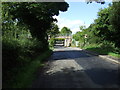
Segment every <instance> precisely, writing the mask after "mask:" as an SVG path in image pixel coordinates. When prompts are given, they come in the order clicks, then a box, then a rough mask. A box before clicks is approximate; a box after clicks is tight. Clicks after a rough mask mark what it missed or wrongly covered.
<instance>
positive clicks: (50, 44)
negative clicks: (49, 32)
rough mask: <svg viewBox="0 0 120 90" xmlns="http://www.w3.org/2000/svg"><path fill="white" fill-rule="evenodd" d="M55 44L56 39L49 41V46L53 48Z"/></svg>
mask: <svg viewBox="0 0 120 90" xmlns="http://www.w3.org/2000/svg"><path fill="white" fill-rule="evenodd" d="M54 44H55V38H50V40H49V46H50V47H53V46H54Z"/></svg>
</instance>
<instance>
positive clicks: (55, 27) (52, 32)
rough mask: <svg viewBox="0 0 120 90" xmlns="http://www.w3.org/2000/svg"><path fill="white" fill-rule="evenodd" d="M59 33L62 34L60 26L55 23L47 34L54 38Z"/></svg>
mask: <svg viewBox="0 0 120 90" xmlns="http://www.w3.org/2000/svg"><path fill="white" fill-rule="evenodd" d="M59 33H60V32H59V28H58V25H57V24H55V23H51V28H50V29H49V30H47V34H48V35H50V37H54V36H56V35H57V34H59Z"/></svg>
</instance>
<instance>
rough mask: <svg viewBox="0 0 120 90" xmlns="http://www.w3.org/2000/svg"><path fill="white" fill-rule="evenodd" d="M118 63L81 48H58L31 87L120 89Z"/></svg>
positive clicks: (39, 71)
mask: <svg viewBox="0 0 120 90" xmlns="http://www.w3.org/2000/svg"><path fill="white" fill-rule="evenodd" d="M118 74H119V75H120V73H119V72H118V64H116V63H114V62H111V61H109V60H104V59H101V58H99V57H98V56H93V55H89V54H87V53H86V52H84V51H82V50H80V49H79V48H72V47H67V48H65V47H56V48H55V50H54V53H53V54H52V55H51V57H50V58H49V60H48V62H47V63H46V65H45V67H44V68H43V69H42V70H41V69H40V70H38V73H37V79H36V80H35V81H34V82H33V84H32V88H118V87H119V85H120V82H119V77H118V76H119V75H118Z"/></svg>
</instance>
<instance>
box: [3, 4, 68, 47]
mask: <svg viewBox="0 0 120 90" xmlns="http://www.w3.org/2000/svg"><path fill="white" fill-rule="evenodd" d="M2 7H3V9H4V10H7V13H6V14H9V15H11V20H13V21H14V20H17V23H20V24H26V25H27V26H28V28H29V29H30V32H31V35H32V37H35V38H37V39H39V40H40V41H42V42H43V43H44V44H45V45H48V44H47V33H46V32H47V30H49V29H50V27H51V23H52V22H54V21H57V19H54V18H53V16H55V15H57V16H58V15H59V11H63V12H64V11H67V8H68V7H69V5H68V4H67V3H66V2H46V3H45V2H3V3H2ZM6 14H3V15H6ZM9 15H8V16H9ZM7 18H9V17H7ZM7 18H4V19H3V23H4V22H6V21H7ZM5 19H6V20H5ZM7 22H8V21H7Z"/></svg>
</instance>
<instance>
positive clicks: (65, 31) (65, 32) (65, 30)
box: [60, 27, 72, 36]
mask: <svg viewBox="0 0 120 90" xmlns="http://www.w3.org/2000/svg"><path fill="white" fill-rule="evenodd" d="M60 33H61V34H62V35H67V36H69V35H71V34H72V31H71V30H70V29H69V28H67V27H63V28H62V29H61V31H60Z"/></svg>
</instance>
